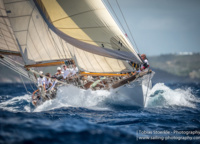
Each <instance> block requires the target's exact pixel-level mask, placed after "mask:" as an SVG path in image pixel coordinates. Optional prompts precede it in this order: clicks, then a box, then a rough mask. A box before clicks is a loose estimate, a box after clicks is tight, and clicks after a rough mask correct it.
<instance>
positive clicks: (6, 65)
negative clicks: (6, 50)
mask: <svg viewBox="0 0 200 144" xmlns="http://www.w3.org/2000/svg"><path fill="white" fill-rule="evenodd" d="M0 63H1V64H2V65H4V66H6V67H7V68H9V69H11V70H13V71H14V72H16V73H18V74H21V75H23V76H24V77H25V78H27V79H29V78H28V77H27V76H26V75H24V74H23V73H20V72H19V71H18V70H16V69H14V68H13V67H9V66H8V65H7V64H5V63H3V62H1V61H0Z"/></svg>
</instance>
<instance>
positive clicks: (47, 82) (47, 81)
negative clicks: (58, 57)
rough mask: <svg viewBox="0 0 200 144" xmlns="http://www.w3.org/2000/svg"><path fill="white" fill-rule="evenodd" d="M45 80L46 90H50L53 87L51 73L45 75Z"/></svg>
mask: <svg viewBox="0 0 200 144" xmlns="http://www.w3.org/2000/svg"><path fill="white" fill-rule="evenodd" d="M45 76H46V77H45V78H44V80H45V88H46V90H48V89H49V88H50V87H51V86H52V82H51V78H50V77H51V74H50V73H46V74H45Z"/></svg>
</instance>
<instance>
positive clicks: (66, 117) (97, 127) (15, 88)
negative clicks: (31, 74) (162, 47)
mask: <svg viewBox="0 0 200 144" xmlns="http://www.w3.org/2000/svg"><path fill="white" fill-rule="evenodd" d="M26 87H27V91H28V92H27V91H26V90H25V88H24V85H23V84H0V143H2V144H4V143H7V144H18V143H23V144H26V143H27V144H49V143H55V144H59V143H63V144H111V143H112V144H134V143H139V144H140V143H145V144H146V143H148V144H151V143H152V144H153V143H158V144H160V143H170V144H171V143H181V144H182V143H188V144H189V143H194V144H199V143H200V89H199V88H200V83H190V84H188V83H187V84H180V83H175V84H164V83H157V84H153V88H152V90H151V91H150V93H149V95H148V100H147V103H146V106H145V108H138V107H134V106H133V105H131V103H130V102H129V99H127V98H123V97H121V98H119V97H115V96H114V95H112V96H111V93H112V92H109V91H103V90H102V91H101V90H100V91H91V90H80V89H78V88H76V87H73V86H69V87H62V88H60V89H59V92H58V96H57V98H56V99H53V100H50V101H46V102H45V103H43V104H42V105H40V106H38V107H37V108H34V107H33V106H32V104H31V93H29V92H33V88H34V86H33V85H32V84H26Z"/></svg>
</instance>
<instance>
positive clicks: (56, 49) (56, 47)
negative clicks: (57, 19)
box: [48, 28, 64, 60]
mask: <svg viewBox="0 0 200 144" xmlns="http://www.w3.org/2000/svg"><path fill="white" fill-rule="evenodd" d="M48 31H49V33H50V36H51V38H52V40H53V43H54V47H55V51H57V54H58V57H59V58H60V59H63V60H64V58H62V56H61V51H60V49H59V47H58V45H57V43H56V41H55V38H54V37H53V35H52V33H51V31H50V30H49V28H48Z"/></svg>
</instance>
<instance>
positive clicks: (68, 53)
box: [62, 40, 72, 58]
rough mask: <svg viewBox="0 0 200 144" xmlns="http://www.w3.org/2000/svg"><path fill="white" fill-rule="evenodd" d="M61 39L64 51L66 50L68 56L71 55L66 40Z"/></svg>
mask: <svg viewBox="0 0 200 144" xmlns="http://www.w3.org/2000/svg"><path fill="white" fill-rule="evenodd" d="M62 41H63V45H65V51H66V53H67V55H69V58H70V57H72V56H71V54H70V51H69V48H68V44H67V42H66V41H64V40H62Z"/></svg>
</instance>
